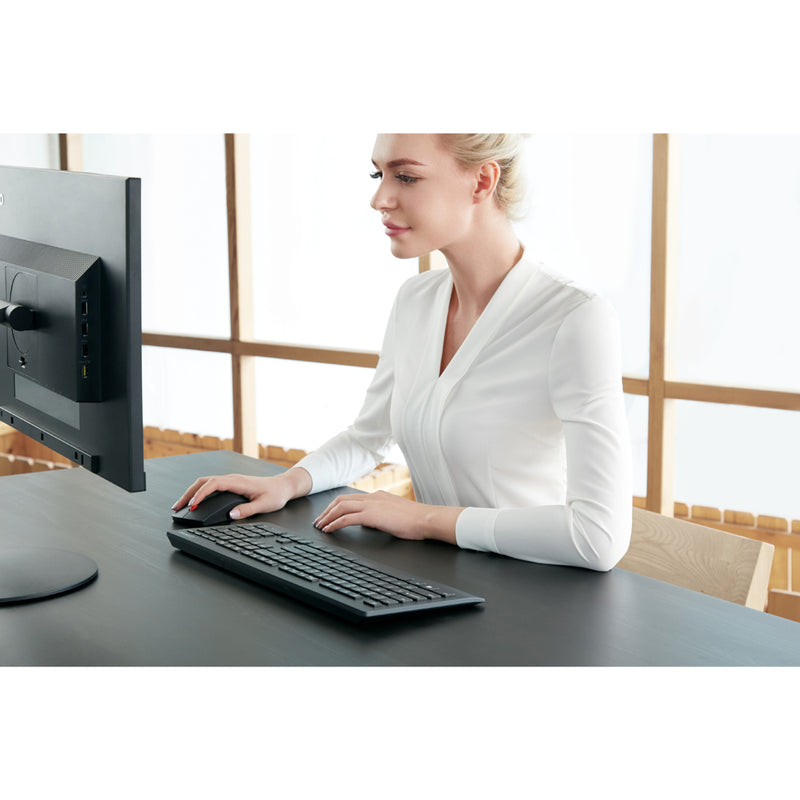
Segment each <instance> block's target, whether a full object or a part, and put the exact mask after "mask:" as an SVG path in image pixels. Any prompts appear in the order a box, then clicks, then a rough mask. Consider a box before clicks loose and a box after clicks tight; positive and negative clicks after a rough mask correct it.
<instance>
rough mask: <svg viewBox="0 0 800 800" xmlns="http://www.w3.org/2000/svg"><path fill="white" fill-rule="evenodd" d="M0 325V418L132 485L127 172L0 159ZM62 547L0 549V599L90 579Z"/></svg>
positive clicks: (138, 446) (131, 214)
mask: <svg viewBox="0 0 800 800" xmlns="http://www.w3.org/2000/svg"><path fill="white" fill-rule="evenodd" d="M0 323H1V324H0V422H4V423H6V424H7V425H11V426H12V427H14V428H15V429H17V430H19V431H21V432H22V433H24V434H25V435H27V436H29V437H31V438H32V439H35V440H36V441H37V442H41V443H42V444H44V445H45V446H47V447H49V448H50V449H52V450H54V451H56V452H58V453H60V454H61V455H63V456H66V457H67V458H69V459H70V460H72V461H74V462H75V463H76V464H78V465H80V466H81V467H83V468H85V469H86V470H88V471H90V472H92V473H94V474H95V475H97V476H99V477H100V478H103V479H105V480H107V481H110V482H111V483H113V484H116V485H117V486H118V487H120V489H122V490H126V491H128V492H137V491H143V490H144V488H145V473H144V460H143V459H144V456H143V436H142V327H141V181H140V180H139V179H138V178H125V177H114V176H108V175H95V174H91V173H82V172H66V171H58V170H44V169H34V168H25V167H3V166H0ZM62 552H64V551H39V550H33V549H31V550H27V549H25V550H16V551H14V552H13V553H12V552H11V551H8V552H6V553H4V551H3V550H2V549H0V603H2V602H12V601H20V600H25V599H33V598H36V597H39V596H49V595H52V594H58V593H61V592H63V591H66V590H69V589H71V588H77V586H79V585H82V583H87V582H89V581H91V580H92V579H93V578H94V576H95V575H96V573H97V566H96V564H94V562H93V561H92V560H91V559H89V558H87V557H85V556H81V555H79V554H71V553H65V554H64V556H63V559H62V560H63V564H64V566H63V572H64V578H63V580H60V579H59V569H60V568H59V567H58V559H59V558H61V556H59V555H58V554H59V553H62ZM4 556H5V557H4ZM92 570H94V571H93V572H92ZM4 573H5V575H4ZM28 584H29V585H28ZM40 584H43V585H40ZM51 584H52V586H50V588H48V586H49V585H51ZM62 584H63V585H62ZM4 587H5V588H4Z"/></svg>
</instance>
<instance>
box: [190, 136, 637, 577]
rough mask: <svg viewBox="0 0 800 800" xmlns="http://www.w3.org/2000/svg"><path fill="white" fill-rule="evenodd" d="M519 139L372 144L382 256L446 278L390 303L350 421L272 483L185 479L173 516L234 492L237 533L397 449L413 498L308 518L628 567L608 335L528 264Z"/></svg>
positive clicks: (558, 281) (415, 286)
mask: <svg viewBox="0 0 800 800" xmlns="http://www.w3.org/2000/svg"><path fill="white" fill-rule="evenodd" d="M522 141H523V137H521V136H519V135H515V134H382V135H379V136H378V137H377V139H376V142H375V147H374V150H373V154H372V160H373V164H374V167H375V171H374V173H373V176H372V177H373V178H374V179H375V181H376V184H377V188H376V191H375V195H374V196H373V198H372V201H371V205H372V207H373V208H374V209H375V211H376V212H378V214H380V218H381V223H382V225H383V230H384V233H385V234H386V236H387V237H388V238H389V245H390V247H391V250H392V253H393V254H394V255H395V256H397V257H398V258H415V257H418V256H421V255H424V254H425V253H430V252H432V251H434V250H439V251H440V252H441V253H442V254H443V255H444V257H445V259H446V260H447V265H448V269H446V270H434V271H431V272H426V273H423V274H420V275H417V276H415V277H413V278H411V279H410V280H409V281H407V282H406V283H405V284H404V285H403V286H402V287H401V289H400V291H399V293H398V295H397V298H396V300H395V304H394V307H393V310H392V313H391V316H390V318H389V322H388V325H387V329H386V334H385V338H384V344H383V348H382V351H381V358H380V361H379V364H378V367H377V369H376V371H375V376H374V379H373V381H372V384H371V386H370V388H369V390H368V392H367V396H366V399H365V402H364V405H363V407H362V409H361V412H360V414H359V415H358V417H357V418H356V420H355V422H354V423H353V424H352V425H351V426H350V428H348V429H347V430H346V431H344V432H342V433H340V434H339V435H338V436H335V437H334V438H333V439H330V440H329V441H328V442H327V443H325V444H324V445H323V446H322V447H320V448H319V449H318V450H316V451H315V452H313V453H311V454H310V455H308V456H307V457H306V458H304V459H303V460H302V461H301V462H299V463H298V464H297V465H296V466H295V467H294V468H292V469H290V470H288V471H287V472H285V473H283V474H282V475H280V476H277V477H270V478H260V477H251V476H242V475H227V476H217V477H211V478H199V479H198V480H197V481H195V483H194V484H193V485H192V486H191V487H190V488H189V489H188V490H187V492H186V493H185V494H184V495H183V497H182V498H181V499H180V500H179V501H178V502H177V503H176V504H175V508H176V509H177V508H181V507H183V506H184V505H186V504H187V502H189V504H190V505H196V504H198V503H200V502H201V501H202V500H203V499H204V498H205V497H206V496H207V495H208V494H209V493H211V492H212V491H215V490H228V491H233V492H236V493H239V494H242V495H245V496H246V497H247V498H248V499H249V502H247V503H244V504H242V505H240V506H238V507H237V508H235V509H234V510H233V511H232V512H231V517H233V518H234V519H244V518H245V517H248V516H250V515H252V514H256V513H263V512H268V511H273V510H276V509H278V508H282V507H283V506H284V505H285V504H286V503H287V502H288V501H289V500H291V499H293V498H296V497H300V496H303V495H306V494H310V493H312V492H319V491H323V490H326V489H330V488H333V487H336V486H343V485H346V484H348V483H350V482H352V481H353V480H355V479H356V478H358V477H360V476H362V475H364V474H365V473H367V472H369V471H370V470H371V469H373V468H374V467H375V466H376V465H377V464H378V463H380V462H381V460H382V458H383V455H384V454H385V453H386V452H387V451H388V449H389V447H390V446H391V445H392V444H393V443H394V442H395V441H396V442H397V443H398V444H399V445H400V447H401V449H402V451H403V453H404V455H405V457H406V460H407V463H408V466H409V470H410V473H411V477H412V482H413V486H414V493H415V496H416V498H417V499H416V501H412V500H408V499H405V498H401V497H397V496H395V495H391V494H388V493H385V492H376V493H371V494H344V495H341V496H339V497H338V498H337V499H336V500H334V501H333V502H332V503H331V504H330V505H329V506H328V507H327V508H326V509H325V511H324V512H323V513H322V514H321V515H320V517H319V518H318V519H317V521H316V523H315V524H316V525H317V527H318V528H320V529H321V530H323V531H325V532H327V533H334V532H335V531H337V530H339V529H341V528H343V527H346V526H348V525H365V526H367V527H372V528H377V529H380V530H383V531H387V532H388V533H391V534H393V535H394V536H397V537H401V538H404V539H440V540H443V541H445V542H449V543H451V544H454V545H457V546H459V547H463V548H469V549H474V550H484V551H492V552H496V553H501V554H504V555H507V556H512V557H514V558H520V559H526V560H529V561H537V562H540V563H549V564H565V565H572V566H580V567H587V568H590V569H595V570H603V571H604V570H608V569H611V568H612V567H613V566H614V565H615V564H616V563H617V561H619V559H620V558H621V557H622V556H623V554H624V553H625V551H626V549H627V547H628V543H629V538H630V528H631V479H630V446H629V442H628V428H627V422H626V418H625V412H624V406H623V396H622V381H621V366H620V344H619V330H618V324H617V320H616V316H615V314H614V312H613V310H612V309H611V307H610V306H609V305H608V304H607V303H606V302H605V301H604V300H602V299H601V298H600V297H599V296H597V295H595V294H593V293H592V292H590V291H588V290H586V289H584V288H581V287H578V286H575V285H573V284H572V283H570V282H569V281H568V280H566V279H564V278H562V277H560V276H557V275H555V274H552V273H550V272H548V271H547V269H546V268H545V267H543V266H542V265H541V264H538V263H536V262H535V261H533V260H532V259H530V258H528V257H527V255H526V253H525V250H524V248H523V246H522V245H521V244H520V242H519V241H518V239H517V237H516V235H515V233H514V229H513V227H512V224H511V223H512V220H513V219H514V218H515V215H516V214H517V213H518V211H519V207H520V205H521V202H522V200H523V193H522V187H521V177H520V174H519V173H520V167H519V161H520V148H521V147H522Z"/></svg>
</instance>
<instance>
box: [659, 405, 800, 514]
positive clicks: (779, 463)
mask: <svg viewBox="0 0 800 800" xmlns="http://www.w3.org/2000/svg"><path fill="white" fill-rule="evenodd" d="M676 402H677V403H678V405H677V412H676V426H677V436H676V449H675V499H676V500H678V501H679V502H682V503H687V504H689V505H693V504H697V505H704V506H713V507H715V508H722V509H730V510H732V511H748V512H750V513H753V514H767V515H771V516H778V517H787V518H791V519H800V459H798V455H797V454H798V445H800V413H797V412H796V411H776V410H773V409H763V408H745V407H742V406H728V405H718V404H715V403H695V402H690V401H676Z"/></svg>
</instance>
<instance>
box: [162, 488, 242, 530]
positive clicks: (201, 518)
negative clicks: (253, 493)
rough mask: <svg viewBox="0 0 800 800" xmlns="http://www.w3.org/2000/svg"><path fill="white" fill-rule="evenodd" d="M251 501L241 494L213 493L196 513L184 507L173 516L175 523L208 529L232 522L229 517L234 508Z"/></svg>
mask: <svg viewBox="0 0 800 800" xmlns="http://www.w3.org/2000/svg"><path fill="white" fill-rule="evenodd" d="M249 502H250V500H249V499H248V498H247V497H244V496H243V495H241V494H234V493H233V492H212V493H211V494H210V495H209V496H208V497H206V499H205V500H203V502H202V503H200V504H199V505H198V506H197V507H196V508H195V510H194V511H192V510H191V509H190V508H189V506H184V507H183V508H182V509H181V510H180V511H176V512H175V513H174V514H173V515H172V519H174V520H175V522H180V523H182V524H183V525H195V526H203V527H207V526H209V525H220V524H221V523H223V522H230V521H231V518H230V517H229V516H228V514H229V513H230V510H231V509H232V508H236V506H238V505H241V504H242V503H249Z"/></svg>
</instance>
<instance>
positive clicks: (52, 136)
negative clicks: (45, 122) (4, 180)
mask: <svg viewBox="0 0 800 800" xmlns="http://www.w3.org/2000/svg"><path fill="white" fill-rule="evenodd" d="M0 164H3V165H4V166H7V167H40V168H42V169H58V168H59V166H60V164H59V155H58V134H57V133H0Z"/></svg>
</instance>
